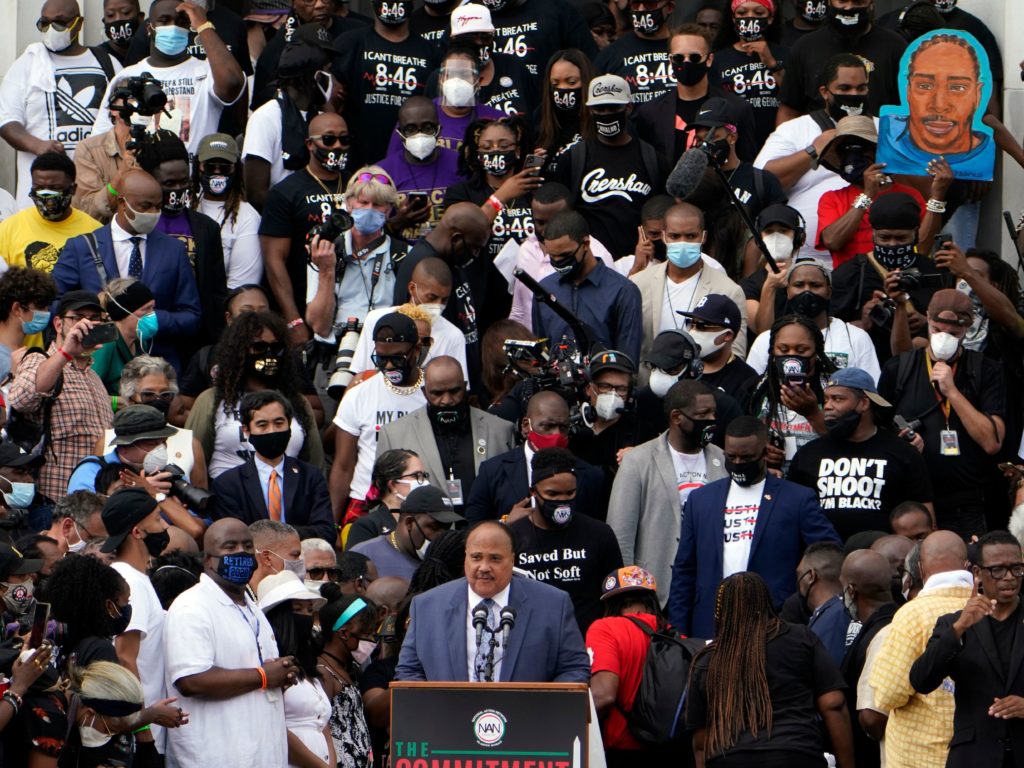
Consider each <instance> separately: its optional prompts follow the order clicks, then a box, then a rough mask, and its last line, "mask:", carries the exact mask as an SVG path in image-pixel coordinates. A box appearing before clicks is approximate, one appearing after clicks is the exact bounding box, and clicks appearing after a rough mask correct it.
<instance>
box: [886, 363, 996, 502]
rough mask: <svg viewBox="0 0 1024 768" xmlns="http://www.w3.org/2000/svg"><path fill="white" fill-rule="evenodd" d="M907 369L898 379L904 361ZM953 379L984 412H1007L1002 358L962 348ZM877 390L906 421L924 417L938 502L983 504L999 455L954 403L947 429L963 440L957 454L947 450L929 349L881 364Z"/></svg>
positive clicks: (923, 430) (923, 428) (926, 446)
mask: <svg viewBox="0 0 1024 768" xmlns="http://www.w3.org/2000/svg"><path fill="white" fill-rule="evenodd" d="M903 358H907V359H908V362H906V363H904V368H905V369H906V373H905V375H904V377H903V378H904V379H905V380H904V381H899V380H898V379H899V378H900V377H899V368H900V361H901V359H903ZM953 381H954V383H955V384H956V387H957V389H959V390H960V392H962V393H963V395H964V397H966V398H967V400H968V401H969V402H970V403H971V404H972V405H973V406H974V407H975V408H976V409H977V410H978V411H980V412H981V413H983V414H986V415H988V416H999V417H1000V418H1005V411H1006V384H1005V379H1004V378H1003V370H1002V364H1001V363H999V362H998V361H996V360H992V359H991V358H988V357H985V356H984V355H983V354H981V353H980V352H971V351H968V350H963V351H962V352H961V353H960V358H959V359H958V362H957V365H956V371H955V373H954V376H953ZM878 392H879V394H880V395H881V396H882V397H884V398H885V399H886V400H888V401H889V402H890V403H892V405H893V407H894V408H895V412H896V413H898V414H899V415H901V416H903V418H905V419H906V420H907V421H911V420H913V419H920V420H921V426H920V427H919V428H918V429H917V430H916V431H917V433H918V434H920V435H921V437H922V439H923V440H924V460H925V464H926V465H927V466H928V472H929V474H930V475H931V479H932V489H933V491H934V493H935V504H936V507H938V506H940V505H943V506H958V505H974V504H979V505H980V504H983V503H984V501H983V499H982V498H981V497H980V494H979V491H980V490H981V489H982V488H983V487H984V484H985V479H986V477H987V474H988V473H989V472H990V471H991V470H992V466H993V464H994V463H995V458H994V457H992V456H989V455H988V454H986V453H985V451H984V450H982V448H981V447H980V446H979V445H978V444H977V443H976V442H974V439H973V438H972V437H971V436H970V434H969V433H968V432H967V428H966V427H965V426H964V424H963V421H962V420H961V419H960V417H959V416H958V415H957V413H956V411H955V410H954V409H953V408H952V407H950V412H949V429H951V430H955V431H956V433H957V439H958V441H959V443H960V455H959V456H943V455H942V441H941V438H940V434H939V433H940V432H942V431H943V430H945V429H946V428H947V427H946V418H945V415H944V414H943V410H942V408H940V407H939V400H938V398H937V397H936V390H935V389H934V388H933V387H932V384H931V381H930V380H929V376H928V370H927V368H926V365H925V351H924V350H921V349H918V350H914V351H912V352H904V353H903V354H902V355H898V356H896V357H893V358H890V359H889V360H887V361H886V363H885V365H883V366H882V376H881V378H880V379H879V381H878Z"/></svg>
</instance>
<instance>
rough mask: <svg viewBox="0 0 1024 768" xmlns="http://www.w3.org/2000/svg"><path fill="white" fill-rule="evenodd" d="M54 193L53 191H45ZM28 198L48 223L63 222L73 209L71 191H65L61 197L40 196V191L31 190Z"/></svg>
mask: <svg viewBox="0 0 1024 768" xmlns="http://www.w3.org/2000/svg"><path fill="white" fill-rule="evenodd" d="M44 191H53V190H44ZM28 196H29V197H30V198H31V200H32V204H33V205H35V207H36V210H37V211H39V215H40V216H42V217H43V218H44V219H46V220H47V221H63V220H64V218H65V217H66V216H67V214H68V210H69V209H70V208H71V198H72V194H71V190H70V189H65V190H63V191H61V193H60V194H59V195H40V194H39V190H36V189H35V188H33V189H31V190H30V191H29V193H28Z"/></svg>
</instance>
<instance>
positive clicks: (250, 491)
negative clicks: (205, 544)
mask: <svg viewBox="0 0 1024 768" xmlns="http://www.w3.org/2000/svg"><path fill="white" fill-rule="evenodd" d="M283 475H284V477H283V485H284V487H283V489H282V492H281V500H282V501H283V502H284V522H286V523H288V525H290V526H292V527H293V528H295V530H297V531H298V532H299V538H300V539H313V538H319V539H323V540H324V541H327V542H333V541H334V540H335V539H336V538H337V529H336V528H335V527H334V513H333V512H332V511H331V497H330V494H329V493H328V492H327V481H326V480H324V475H323V472H321V471H320V470H319V469H317V468H316V467H314V466H313V465H312V464H309V463H307V462H305V461H300V460H299V459H293V458H292V457H291V456H285V459H284V472H283ZM210 490H211V491H213V493H214V494H215V498H214V501H213V503H212V504H211V512H210V516H211V517H212V518H213V519H214V520H220V519H221V518H223V517H234V518H236V519H238V520H241V521H242V522H243V523H245V524H246V525H248V524H249V523H253V522H256V521H257V520H267V519H269V517H270V516H269V514H268V513H267V503H266V501H264V499H263V486H262V485H260V476H259V474H258V473H257V471H256V463H255V460H254V459H253V458H252V457H251V456H250V457H249V458H248V459H247V460H246V462H245V463H244V464H242V465H240V466H237V467H234V468H233V469H229V470H227V471H226V472H222V473H221V474H220V475H218V476H217V477H215V478H213V481H212V483H211V485H210Z"/></svg>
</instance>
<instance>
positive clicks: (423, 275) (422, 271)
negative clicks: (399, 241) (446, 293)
mask: <svg viewBox="0 0 1024 768" xmlns="http://www.w3.org/2000/svg"><path fill="white" fill-rule="evenodd" d="M412 280H413V282H414V283H420V282H427V281H431V282H434V283H437V285H439V286H441V287H442V288H449V289H450V288H451V287H452V270H451V267H449V266H448V265H447V264H445V263H444V260H442V259H439V258H437V256H428V257H427V258H425V259H423V260H422V261H420V262H419V263H417V264H416V266H415V267H413V270H412Z"/></svg>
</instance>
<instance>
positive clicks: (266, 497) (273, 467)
mask: <svg viewBox="0 0 1024 768" xmlns="http://www.w3.org/2000/svg"><path fill="white" fill-rule="evenodd" d="M253 462H254V463H255V464H256V474H257V475H259V478H260V488H261V489H262V490H263V503H264V504H266V505H267V513H268V514H269V513H270V473H271V472H277V488H278V490H279V491H280V492H281V522H282V523H283V522H285V519H284V456H282V457H281V458H279V459H278V460H277V464H267V462H265V461H264V460H263V459H261V458H260V457H259V455H258V454H257V455H256V456H253Z"/></svg>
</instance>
